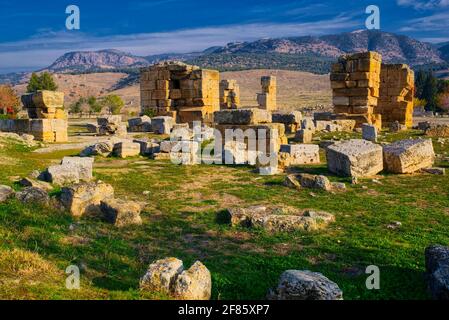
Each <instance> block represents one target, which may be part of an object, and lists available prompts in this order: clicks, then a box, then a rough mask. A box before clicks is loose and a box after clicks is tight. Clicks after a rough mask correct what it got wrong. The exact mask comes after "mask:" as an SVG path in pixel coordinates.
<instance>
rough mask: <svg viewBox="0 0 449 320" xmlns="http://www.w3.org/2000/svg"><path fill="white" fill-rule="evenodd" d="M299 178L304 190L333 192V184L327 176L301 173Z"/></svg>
mask: <svg viewBox="0 0 449 320" xmlns="http://www.w3.org/2000/svg"><path fill="white" fill-rule="evenodd" d="M297 177H298V180H299V183H300V185H301V187H303V188H311V189H321V190H324V191H330V190H332V184H331V182H330V181H329V179H328V178H327V177H325V176H322V175H313V174H307V173H301V174H299V175H298V176H297Z"/></svg>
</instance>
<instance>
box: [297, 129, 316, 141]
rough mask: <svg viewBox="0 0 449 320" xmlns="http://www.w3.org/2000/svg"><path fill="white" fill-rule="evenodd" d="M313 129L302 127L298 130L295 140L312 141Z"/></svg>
mask: <svg viewBox="0 0 449 320" xmlns="http://www.w3.org/2000/svg"><path fill="white" fill-rule="evenodd" d="M312 139H313V131H312V130H308V129H301V130H298V131H296V134H295V138H294V140H295V141H296V142H299V143H312Z"/></svg>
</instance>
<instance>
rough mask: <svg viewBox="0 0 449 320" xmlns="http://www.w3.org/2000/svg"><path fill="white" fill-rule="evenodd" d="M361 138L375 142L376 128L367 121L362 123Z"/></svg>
mask: <svg viewBox="0 0 449 320" xmlns="http://www.w3.org/2000/svg"><path fill="white" fill-rule="evenodd" d="M362 139H364V140H368V141H371V142H377V128H376V127H375V126H373V125H370V124H367V123H364V124H362Z"/></svg>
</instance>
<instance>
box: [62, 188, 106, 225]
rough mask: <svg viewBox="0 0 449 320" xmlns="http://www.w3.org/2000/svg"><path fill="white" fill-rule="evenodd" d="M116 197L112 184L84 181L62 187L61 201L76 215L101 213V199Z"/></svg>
mask: <svg viewBox="0 0 449 320" xmlns="http://www.w3.org/2000/svg"><path fill="white" fill-rule="evenodd" d="M111 198H114V189H113V188H112V186H111V185H109V184H106V183H103V182H101V181H99V182H83V183H78V184H75V185H72V186H70V187H64V188H62V192H61V198H60V199H61V203H62V204H63V205H64V207H65V208H66V209H67V210H69V211H70V213H71V214H72V215H73V216H75V217H81V216H83V215H85V214H98V213H100V204H101V201H104V200H106V199H111Z"/></svg>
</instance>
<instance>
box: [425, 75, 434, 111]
mask: <svg viewBox="0 0 449 320" xmlns="http://www.w3.org/2000/svg"><path fill="white" fill-rule="evenodd" d="M437 86H438V81H437V78H435V76H434V75H433V74H429V75H428V77H427V79H426V81H425V83H424V86H423V89H422V99H424V100H426V101H427V105H426V110H428V111H438V102H437V96H438V87H437Z"/></svg>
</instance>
